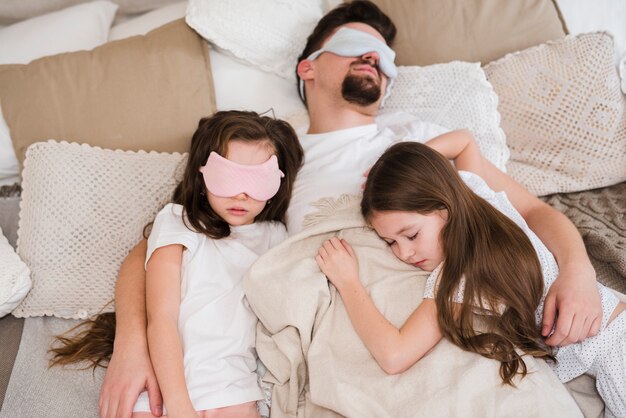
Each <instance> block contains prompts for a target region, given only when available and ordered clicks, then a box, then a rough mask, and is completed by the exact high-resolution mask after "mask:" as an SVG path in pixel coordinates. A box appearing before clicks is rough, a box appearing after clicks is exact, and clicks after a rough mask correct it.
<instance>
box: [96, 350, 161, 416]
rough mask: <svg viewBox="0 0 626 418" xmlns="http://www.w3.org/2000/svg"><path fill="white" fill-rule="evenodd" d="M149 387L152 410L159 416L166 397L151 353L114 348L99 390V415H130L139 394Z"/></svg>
mask: <svg viewBox="0 0 626 418" xmlns="http://www.w3.org/2000/svg"><path fill="white" fill-rule="evenodd" d="M146 389H147V390H148V397H149V399H150V410H151V411H152V414H153V415H155V416H157V417H160V416H161V415H162V413H163V400H162V398H161V392H160V390H159V385H158V383H157V379H156V376H155V374H154V370H153V369H152V364H151V363H150V357H149V355H148V352H147V351H145V350H144V351H143V352H139V351H137V350H134V352H133V350H121V349H119V348H118V349H117V350H114V352H113V356H112V357H111V361H110V362H109V367H108V368H107V371H106V374H105V376H104V382H103V383H102V388H101V389H100V400H99V402H98V405H99V410H100V417H101V418H130V416H131V414H132V412H133V407H134V406H135V402H136V401H137V398H138V397H139V394H140V393H141V392H142V391H144V390H146Z"/></svg>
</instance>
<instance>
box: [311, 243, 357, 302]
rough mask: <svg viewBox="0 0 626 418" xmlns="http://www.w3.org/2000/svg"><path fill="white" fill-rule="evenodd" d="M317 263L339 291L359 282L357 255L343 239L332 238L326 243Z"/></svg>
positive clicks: (317, 258) (321, 248)
mask: <svg viewBox="0 0 626 418" xmlns="http://www.w3.org/2000/svg"><path fill="white" fill-rule="evenodd" d="M315 261H317V265H318V266H319V267H320V270H322V273H324V274H325V275H326V277H327V278H328V280H329V281H330V282H331V283H332V284H333V285H334V286H335V287H336V288H337V290H341V289H342V288H343V287H344V286H345V285H347V284H350V283H353V282H355V281H356V282H358V281H359V264H358V262H357V259H356V255H355V254H354V250H353V249H352V247H351V246H350V244H348V242H347V241H345V240H343V239H339V238H337V237H332V238H331V239H329V240H326V241H324V243H323V244H322V246H321V247H320V249H319V252H318V254H317V256H316V257H315Z"/></svg>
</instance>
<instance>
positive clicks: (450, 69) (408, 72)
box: [381, 61, 509, 171]
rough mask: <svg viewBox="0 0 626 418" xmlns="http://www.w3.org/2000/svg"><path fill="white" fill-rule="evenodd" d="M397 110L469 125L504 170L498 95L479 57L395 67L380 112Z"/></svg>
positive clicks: (458, 126) (455, 125)
mask: <svg viewBox="0 0 626 418" xmlns="http://www.w3.org/2000/svg"><path fill="white" fill-rule="evenodd" d="M397 111H404V112H407V113H410V114H412V115H415V116H417V117H419V118H420V119H422V120H427V121H429V122H434V123H436V124H438V125H441V126H443V127H445V128H449V129H462V128H465V129H469V130H470V131H471V132H472V133H473V134H474V136H475V137H476V140H477V142H478V145H479V147H480V150H481V151H482V153H483V155H484V156H485V157H486V158H487V159H488V160H489V161H491V162H492V163H493V164H495V166H496V167H498V168H500V169H501V170H503V171H504V170H506V162H507V161H508V159H509V149H508V148H507V146H506V138H505V136H504V132H503V131H502V129H500V114H499V113H498V96H497V95H496V94H495V92H494V91H493V88H492V87H491V84H489V82H488V81H487V79H486V77H485V73H484V72H483V70H482V68H480V64H479V63H470V62H461V61H454V62H450V63H446V64H435V65H429V66H426V67H416V66H407V67H398V78H397V79H396V80H395V82H394V86H393V89H392V91H391V95H390V96H389V97H388V98H387V100H386V101H385V106H384V107H383V108H382V109H381V115H384V114H388V113H391V112H397Z"/></svg>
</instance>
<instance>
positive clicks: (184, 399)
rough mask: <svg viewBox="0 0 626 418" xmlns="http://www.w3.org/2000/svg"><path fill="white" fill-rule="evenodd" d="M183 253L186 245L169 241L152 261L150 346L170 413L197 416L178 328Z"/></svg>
mask: <svg viewBox="0 0 626 418" xmlns="http://www.w3.org/2000/svg"><path fill="white" fill-rule="evenodd" d="M182 254H183V246H182V245H178V244H175V245H168V246H165V247H160V248H158V249H156V250H155V251H154V253H153V254H152V256H151V257H150V260H149V261H148V265H147V269H146V307H147V312H148V348H149V349H150V357H151V358H152V364H153V367H154V371H155V373H156V376H157V380H158V381H159V384H160V386H161V391H162V392H163V399H164V401H165V404H166V405H167V409H168V415H171V416H185V417H197V414H196V412H195V410H194V408H193V405H192V403H191V400H190V399H189V393H188V391H187V385H186V383H185V372H184V367H183V349H182V344H181V341H180V335H179V332H178V313H179V310H180V280H181V278H180V273H181V263H182Z"/></svg>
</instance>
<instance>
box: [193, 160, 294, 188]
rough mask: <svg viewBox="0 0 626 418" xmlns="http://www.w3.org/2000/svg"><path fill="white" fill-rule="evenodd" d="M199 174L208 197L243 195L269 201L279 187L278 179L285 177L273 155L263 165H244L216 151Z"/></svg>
mask: <svg viewBox="0 0 626 418" xmlns="http://www.w3.org/2000/svg"><path fill="white" fill-rule="evenodd" d="M200 172H201V173H202V176H203V177H204V183H205V184H206V187H207V189H208V190H209V192H211V194H214V195H215V196H220V197H233V196H237V195H238V194H240V193H245V194H247V195H248V196H250V197H251V198H253V199H255V200H269V199H271V198H272V197H273V196H274V195H275V194H276V193H277V192H278V189H279V188H280V179H281V177H285V175H284V174H283V172H282V171H280V169H279V168H278V159H277V158H276V156H275V155H272V156H271V157H270V158H269V160H267V161H266V162H264V163H261V164H254V165H246V164H238V163H235V162H233V161H230V160H228V159H226V158H224V157H222V156H221V155H219V154H218V153H217V152H211V154H209V159H208V160H207V162H206V165H204V166H202V167H201V168H200Z"/></svg>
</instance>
